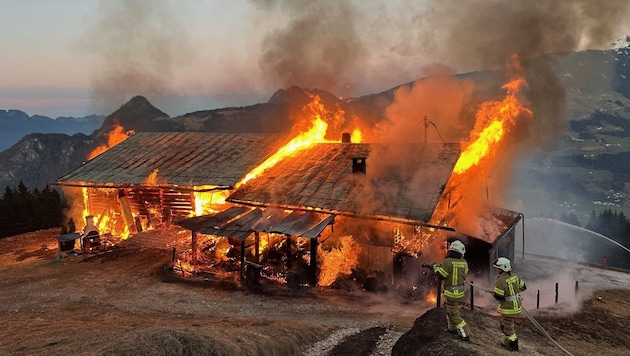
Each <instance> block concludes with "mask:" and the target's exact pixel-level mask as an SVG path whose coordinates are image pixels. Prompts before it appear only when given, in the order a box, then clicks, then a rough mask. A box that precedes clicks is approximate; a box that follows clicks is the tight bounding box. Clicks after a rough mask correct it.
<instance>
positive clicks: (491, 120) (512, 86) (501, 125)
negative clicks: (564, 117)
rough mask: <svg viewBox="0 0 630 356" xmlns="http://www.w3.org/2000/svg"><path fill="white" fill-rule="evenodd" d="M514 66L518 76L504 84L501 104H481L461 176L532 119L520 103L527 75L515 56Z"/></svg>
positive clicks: (458, 166)
mask: <svg viewBox="0 0 630 356" xmlns="http://www.w3.org/2000/svg"><path fill="white" fill-rule="evenodd" d="M513 65H514V66H515V67H516V69H517V70H518V72H519V73H518V75H519V76H518V77H517V78H516V79H513V80H512V81H510V82H508V83H507V84H505V85H503V87H502V88H503V89H506V90H507V93H506V96H505V98H504V99H503V100H502V101H488V102H485V103H483V104H482V105H481V107H480V109H479V110H478V111H477V114H476V122H475V129H474V130H473V132H472V133H471V137H470V139H469V141H468V142H467V143H464V144H463V146H465V149H464V150H463V152H462V154H461V156H460V158H459V160H458V161H457V164H456V165H455V168H454V172H455V173H456V174H462V173H463V172H465V171H467V170H468V169H470V168H471V167H473V166H477V165H479V164H481V162H482V161H483V160H484V159H485V158H486V157H488V155H489V154H494V153H496V152H497V150H498V146H499V145H500V143H501V140H502V139H503V138H504V136H505V134H506V133H508V132H509V131H510V129H512V128H513V127H514V126H515V125H516V123H517V121H518V119H519V118H522V117H531V116H532V114H533V113H532V111H531V110H530V109H529V108H527V107H525V105H524V104H523V103H522V102H521V101H520V100H519V95H520V91H521V89H523V88H525V87H526V86H527V82H526V81H525V73H524V71H523V70H522V68H521V67H520V65H519V64H518V58H516V57H513Z"/></svg>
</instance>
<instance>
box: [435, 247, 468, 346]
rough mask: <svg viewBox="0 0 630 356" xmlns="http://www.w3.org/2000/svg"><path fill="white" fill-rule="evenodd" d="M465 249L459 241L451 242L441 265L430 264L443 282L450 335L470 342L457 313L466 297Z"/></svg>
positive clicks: (466, 265) (462, 320) (463, 322)
mask: <svg viewBox="0 0 630 356" xmlns="http://www.w3.org/2000/svg"><path fill="white" fill-rule="evenodd" d="M465 253H466V247H465V246H464V244H463V243H462V242H461V241H459V240H455V241H453V242H452V243H451V244H450V246H449V248H448V252H447V254H446V258H445V259H444V262H442V264H441V265H439V264H437V263H431V268H432V269H433V272H435V274H436V275H437V277H438V279H440V280H443V281H444V282H443V283H444V297H445V299H446V303H445V304H446V322H447V329H446V332H448V333H449V334H451V335H454V336H457V337H458V338H459V339H460V340H464V341H468V342H470V332H469V330H468V325H467V324H466V321H465V320H464V319H463V318H462V316H461V314H460V312H459V306H460V304H461V303H462V302H463V301H464V297H465V295H466V286H465V285H464V283H465V282H466V276H467V275H468V262H466V260H465V259H464V254H465Z"/></svg>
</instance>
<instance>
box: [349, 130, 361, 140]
mask: <svg viewBox="0 0 630 356" xmlns="http://www.w3.org/2000/svg"><path fill="white" fill-rule="evenodd" d="M350 140H352V142H354V143H360V142H363V134H362V133H361V130H360V129H358V128H356V129H354V131H352V134H351V135H350Z"/></svg>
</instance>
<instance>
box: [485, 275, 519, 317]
mask: <svg viewBox="0 0 630 356" xmlns="http://www.w3.org/2000/svg"><path fill="white" fill-rule="evenodd" d="M525 289H527V287H526V286H525V282H523V280H522V279H520V278H518V276H517V275H515V274H512V273H510V272H502V273H501V274H499V276H498V277H497V281H496V283H495V284H494V291H493V293H494V295H495V297H498V299H501V300H502V302H501V304H499V307H498V308H497V311H498V312H499V313H501V314H519V313H520V312H521V310H522V307H523V305H522V303H521V300H520V298H518V297H517V295H518V293H520V292H522V291H524V290H525Z"/></svg>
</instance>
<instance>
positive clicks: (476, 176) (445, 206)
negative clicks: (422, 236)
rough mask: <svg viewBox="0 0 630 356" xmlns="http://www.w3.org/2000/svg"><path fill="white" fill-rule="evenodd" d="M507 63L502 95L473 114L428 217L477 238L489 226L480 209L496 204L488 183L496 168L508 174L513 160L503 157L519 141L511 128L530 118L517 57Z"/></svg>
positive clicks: (436, 222)
mask: <svg viewBox="0 0 630 356" xmlns="http://www.w3.org/2000/svg"><path fill="white" fill-rule="evenodd" d="M511 66H512V69H513V71H512V72H513V73H514V77H513V78H512V79H511V80H510V81H509V82H508V83H506V84H505V85H503V87H502V88H503V89H504V90H505V92H506V94H505V97H504V98H503V99H502V100H491V101H487V102H484V103H483V104H481V106H480V107H479V109H478V111H477V113H476V121H475V127H474V129H473V131H472V132H471V134H470V138H469V139H468V140H467V141H466V142H463V143H462V154H461V156H460V158H459V160H458V161H457V163H456V165H455V168H454V171H453V175H452V176H451V178H450V180H449V182H448V185H447V187H446V189H445V194H444V196H443V199H444V200H443V201H441V202H440V204H439V206H438V209H437V210H436V214H435V215H434V217H433V219H432V222H433V223H435V224H443V223H445V221H446V220H451V219H453V218H455V219H456V220H457V221H458V224H460V225H459V226H458V228H459V229H461V228H462V227H463V226H466V229H467V231H468V232H470V233H475V234H479V235H476V236H478V237H483V233H482V232H481V229H483V230H486V229H488V228H491V227H490V226H481V225H482V224H484V222H483V221H482V220H483V219H482V216H483V215H484V212H485V211H486V210H487V209H488V208H489V207H490V206H491V205H492V204H496V202H493V203H491V202H490V198H489V193H488V191H489V182H491V180H492V179H494V181H500V179H499V178H500V177H499V178H497V177H496V176H493V173H495V172H496V169H498V168H500V169H501V170H502V172H501V175H502V176H508V175H509V172H510V167H509V166H506V165H505V164H507V163H509V162H511V161H513V159H506V158H508V157H509V155H512V154H514V152H515V145H517V144H518V143H519V137H518V135H516V134H515V132H516V131H515V130H514V129H515V128H516V127H517V125H523V124H524V123H527V122H528V121H529V120H530V119H531V118H532V117H533V112H532V111H531V109H529V107H528V106H527V104H526V103H525V102H524V101H523V100H522V99H521V97H522V94H521V92H522V90H523V89H524V88H526V87H527V82H526V80H525V72H524V70H523V69H522V67H521V66H520V63H519V61H518V57H517V56H513V57H512V61H511ZM445 200H448V202H447V201H445Z"/></svg>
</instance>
